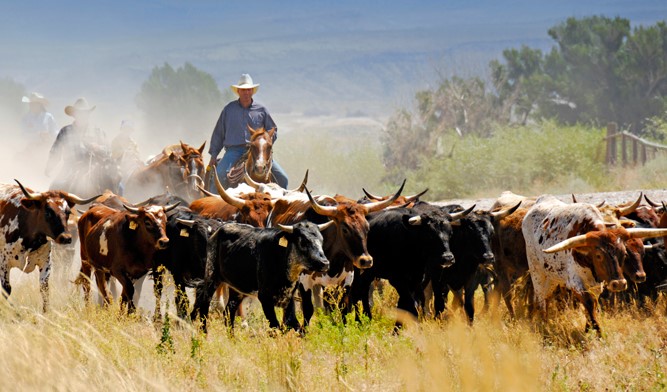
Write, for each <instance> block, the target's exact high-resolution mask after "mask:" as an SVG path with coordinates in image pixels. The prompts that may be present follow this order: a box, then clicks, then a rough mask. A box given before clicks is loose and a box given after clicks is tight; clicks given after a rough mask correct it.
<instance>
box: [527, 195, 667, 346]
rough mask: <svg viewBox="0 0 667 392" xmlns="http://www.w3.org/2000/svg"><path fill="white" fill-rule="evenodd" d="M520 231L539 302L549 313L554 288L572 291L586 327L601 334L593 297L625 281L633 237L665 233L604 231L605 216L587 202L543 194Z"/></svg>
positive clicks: (620, 286)
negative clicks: (580, 305) (628, 244)
mask: <svg viewBox="0 0 667 392" xmlns="http://www.w3.org/2000/svg"><path fill="white" fill-rule="evenodd" d="M522 231H523V235H524V238H525V241H526V255H527V258H528V267H529V270H530V276H531V280H532V282H533V288H534V290H535V297H536V299H537V303H538V304H539V306H540V307H541V308H542V310H543V312H544V313H543V314H544V316H545V317H546V315H547V304H548V300H549V299H550V297H551V296H552V295H553V293H554V292H555V291H556V289H557V288H558V287H564V288H566V289H569V290H571V291H572V292H573V293H574V295H575V297H576V298H577V299H578V300H579V301H581V302H582V303H583V304H584V307H585V308H586V311H587V313H588V322H587V324H586V327H587V329H588V328H590V327H591V326H592V327H593V328H594V329H595V330H597V331H598V333H600V325H599V323H598V320H597V298H596V293H594V291H595V290H597V291H598V292H599V290H601V288H602V287H601V286H602V285H603V284H604V285H606V287H607V288H608V289H609V290H610V291H622V290H625V289H626V288H627V281H626V280H625V278H624V277H623V272H622V270H621V267H622V264H623V261H624V260H625V258H626V256H627V250H626V246H625V243H626V241H628V240H629V239H631V238H650V237H659V236H664V235H665V233H667V230H661V229H625V228H623V227H617V228H613V229H607V228H606V225H605V220H604V216H603V215H602V214H601V213H600V211H599V210H598V209H597V208H596V207H595V206H593V205H591V204H586V203H577V204H569V205H568V204H565V203H563V202H561V201H559V200H557V199H556V198H554V197H553V196H542V197H540V198H538V199H537V201H536V203H535V205H533V206H532V207H531V208H530V210H529V211H528V212H527V213H526V216H525V217H524V219H523V224H522Z"/></svg>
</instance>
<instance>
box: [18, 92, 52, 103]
mask: <svg viewBox="0 0 667 392" xmlns="http://www.w3.org/2000/svg"><path fill="white" fill-rule="evenodd" d="M21 102H24V103H41V104H42V105H44V106H46V105H48V104H49V100H48V99H46V98H44V96H43V95H42V94H40V93H30V96H29V97H25V96H24V97H23V98H21Z"/></svg>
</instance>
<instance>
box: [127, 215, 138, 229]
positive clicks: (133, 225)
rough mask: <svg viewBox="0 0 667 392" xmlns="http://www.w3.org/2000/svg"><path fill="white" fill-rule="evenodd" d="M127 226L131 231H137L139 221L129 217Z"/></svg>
mask: <svg viewBox="0 0 667 392" xmlns="http://www.w3.org/2000/svg"><path fill="white" fill-rule="evenodd" d="M127 225H128V227H129V228H130V230H136V229H137V219H136V218H131V217H128V219H127Z"/></svg>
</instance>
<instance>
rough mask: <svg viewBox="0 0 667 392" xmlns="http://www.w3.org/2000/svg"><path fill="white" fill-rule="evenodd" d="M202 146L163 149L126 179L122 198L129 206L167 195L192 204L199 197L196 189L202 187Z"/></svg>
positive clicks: (181, 145) (182, 144) (172, 146)
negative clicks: (130, 202) (127, 201)
mask: <svg viewBox="0 0 667 392" xmlns="http://www.w3.org/2000/svg"><path fill="white" fill-rule="evenodd" d="M204 146H206V142H204V144H202V145H201V147H199V148H198V149H196V148H194V147H192V146H190V145H188V144H185V143H183V142H180V145H178V144H175V145H171V146H167V147H165V148H164V150H162V152H161V153H160V154H158V155H156V156H155V157H154V158H152V159H151V160H149V161H148V162H147V165H146V166H145V167H142V168H140V169H137V170H135V171H134V173H132V174H131V175H130V177H129V178H128V180H127V184H126V186H125V194H124V196H125V197H126V198H127V199H128V200H130V201H133V202H137V201H139V200H144V199H146V198H149V197H152V196H155V195H158V194H162V193H165V192H167V191H169V192H171V193H173V194H175V195H176V196H179V197H181V198H183V199H185V200H186V201H188V202H192V201H193V200H195V199H198V198H200V197H201V193H200V192H199V189H198V188H197V186H198V185H199V186H203V185H204V180H203V177H204V159H203V158H202V153H203V152H204Z"/></svg>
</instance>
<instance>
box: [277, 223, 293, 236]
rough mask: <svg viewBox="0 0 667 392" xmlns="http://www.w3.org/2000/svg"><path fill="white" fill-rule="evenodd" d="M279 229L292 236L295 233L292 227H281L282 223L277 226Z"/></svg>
mask: <svg viewBox="0 0 667 392" xmlns="http://www.w3.org/2000/svg"><path fill="white" fill-rule="evenodd" d="M277 226H278V228H279V229H280V230H282V231H284V232H285V233H290V234H292V233H293V232H294V226H292V225H281V224H280V223H278V224H277Z"/></svg>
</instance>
